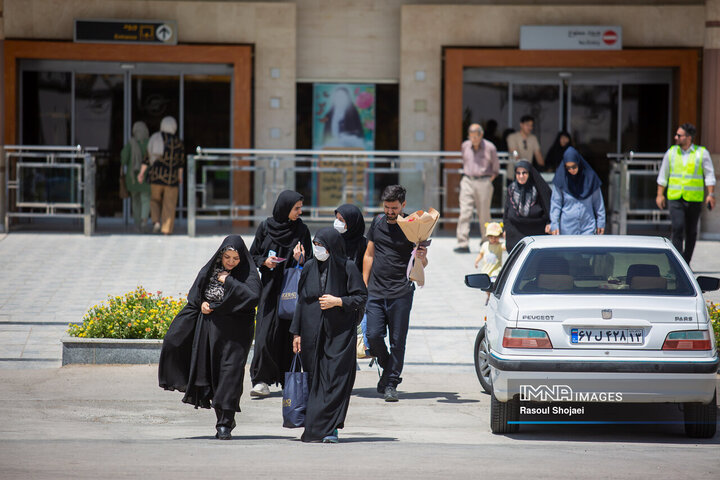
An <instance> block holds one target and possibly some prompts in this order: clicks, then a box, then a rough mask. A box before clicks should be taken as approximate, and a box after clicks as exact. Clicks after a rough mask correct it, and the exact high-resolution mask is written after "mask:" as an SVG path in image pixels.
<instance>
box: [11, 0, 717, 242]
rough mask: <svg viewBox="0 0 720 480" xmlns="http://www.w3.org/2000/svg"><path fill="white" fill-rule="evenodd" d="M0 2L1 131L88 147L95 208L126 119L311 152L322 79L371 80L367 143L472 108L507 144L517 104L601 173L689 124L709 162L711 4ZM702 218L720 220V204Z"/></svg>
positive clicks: (415, 145) (205, 141) (710, 223)
mask: <svg viewBox="0 0 720 480" xmlns="http://www.w3.org/2000/svg"><path fill="white" fill-rule="evenodd" d="M0 3H1V4H2V22H1V23H0V27H1V28H2V30H0V39H1V40H0V43H1V44H2V47H1V48H2V54H3V58H4V61H3V63H2V68H3V75H2V79H3V85H2V90H3V95H2V102H3V112H4V115H3V116H2V118H1V119H0V121H1V122H2V128H1V131H2V132H3V139H2V141H3V142H4V144H6V145H10V144H47V145H75V144H78V143H79V144H88V145H89V144H94V145H96V146H98V147H99V149H100V152H101V153H100V154H99V159H98V178H99V179H98V183H99V185H105V188H104V190H103V191H105V192H106V193H107V195H106V197H103V196H100V197H99V198H98V211H99V213H100V215H105V216H115V215H118V212H119V209H121V204H120V202H118V201H116V200H114V198H113V193H112V188H113V185H114V184H113V183H112V172H114V171H116V170H115V169H116V168H117V156H118V155H117V152H118V151H119V149H120V148H122V145H123V144H124V142H125V140H126V139H127V138H128V136H129V134H130V128H131V125H132V122H133V121H135V120H138V119H141V118H142V119H144V120H146V121H147V122H148V125H149V126H150V128H151V131H152V130H153V129H154V128H157V125H154V124H155V123H159V119H160V118H161V117H162V116H164V115H166V114H172V115H174V116H176V117H178V120H179V124H180V133H181V136H182V137H183V139H184V141H185V143H186V145H187V147H188V150H192V149H193V148H194V147H195V146H198V145H200V146H203V147H235V148H270V149H293V148H313V147H314V146H315V145H316V139H315V138H313V129H317V125H316V124H313V119H312V117H313V115H314V110H317V108H318V104H317V97H316V96H317V95H318V92H319V91H320V87H321V86H328V85H350V86H353V85H358V86H362V87H365V86H368V88H372V91H373V93H374V95H375V102H376V103H375V109H374V117H373V119H372V120H373V122H372V130H373V132H372V133H373V135H372V141H373V143H372V146H373V147H374V148H375V149H378V150H408V151H438V150H457V149H458V148H459V145H460V142H461V141H462V139H463V137H464V131H465V128H466V127H467V124H468V123H469V122H480V123H482V124H483V125H484V126H485V127H486V128H487V127H488V125H492V126H493V127H492V128H494V133H493V135H495V137H496V138H497V139H498V141H499V142H500V143H501V142H502V140H501V138H502V132H503V131H504V130H506V129H512V128H517V123H518V120H519V118H520V116H522V115H523V114H528V113H529V114H533V115H534V116H535V117H536V134H537V135H538V137H539V139H540V143H541V146H542V149H543V152H544V151H546V150H547V148H549V146H550V144H551V143H552V141H553V140H554V136H555V134H556V133H557V132H558V131H560V130H563V129H567V130H569V131H570V132H571V133H573V135H574V136H575V142H576V143H577V144H578V146H579V147H580V149H581V151H583V153H584V154H585V155H586V156H588V157H589V160H590V161H591V163H593V165H594V166H596V167H597V168H598V170H599V171H601V172H603V169H605V170H607V161H606V155H607V153H616V152H624V151H629V150H634V151H656V152H660V151H664V150H665V149H666V148H667V147H668V146H669V145H670V144H671V143H672V133H674V128H675V126H676V125H678V124H679V123H683V122H692V123H695V124H696V125H698V127H699V132H700V135H699V138H698V143H700V144H703V145H705V146H706V147H707V148H708V149H709V150H710V152H711V154H712V155H713V157H714V160H715V161H716V162H717V161H718V160H720V113H718V112H720V87H719V86H718V85H720V0H684V1H683V0H680V1H678V0H675V1H672V2H669V1H668V2H665V1H662V0H645V1H642V0H638V1H625V2H619V1H618V2H614V1H611V2H606V1H603V2H599V1H571V0H567V1H563V0H549V1H539V0H536V1H531V0H525V1H517V2H513V1H508V2H502V3H503V4H502V5H497V3H498V2H491V1H483V0H479V1H455V2H440V1H435V2H432V1H411V0H405V1H403V0H368V1H364V2H357V1H355V2H351V1H348V0H328V1H318V0H297V1H294V2H275V1H267V2H244V1H200V0H195V1H163V0H149V1H146V0H64V1H57V0H2V2H0ZM78 19H106V20H107V19H109V20H164V21H168V22H174V25H176V28H177V32H176V35H177V44H174V45H129V44H126V43H112V42H111V43H99V42H89V43H88V42H77V41H74V34H75V30H74V25H75V20H78ZM523 26H578V27H581V26H609V27H610V28H615V29H617V30H618V34H619V38H615V39H614V41H616V42H618V46H621V48H619V49H612V48H610V49H608V48H605V49H599V50H595V49H587V50H550V49H547V50H546V49H527V48H521V27H523ZM605 40H608V41H613V38H609V39H608V38H606V39H605ZM606 46H607V44H606ZM525 47H526V46H525ZM356 93H357V92H356ZM361 113H362V112H361ZM363 121H365V119H363ZM366 125H368V124H367V123H366ZM103 155H104V156H103ZM2 161H4V160H2ZM103 172H105V173H103ZM604 175H607V171H605V172H604ZM103 179H104V180H103ZM241 181H250V180H249V178H244V179H241ZM3 182H4V181H3ZM103 182H105V183H103ZM236 185H237V184H236ZM445 187H446V188H450V189H452V188H453V185H449V184H448V185H445ZM237 195H241V194H237ZM2 201H3V202H4V201H5V200H4V198H3V200H2ZM4 208H5V206H4V205H0V211H1V210H3V209H4ZM702 229H703V233H704V234H705V236H706V237H713V235H716V234H719V233H720V217H719V216H716V212H704V214H703V220H702Z"/></svg>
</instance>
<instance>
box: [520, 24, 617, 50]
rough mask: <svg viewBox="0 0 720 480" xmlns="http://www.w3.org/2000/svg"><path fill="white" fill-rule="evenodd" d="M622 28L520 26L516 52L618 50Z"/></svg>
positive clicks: (604, 26)
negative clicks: (518, 50)
mask: <svg viewBox="0 0 720 480" xmlns="http://www.w3.org/2000/svg"><path fill="white" fill-rule="evenodd" d="M621 49H622V27H620V26H612V25H523V26H521V27H520V50H621Z"/></svg>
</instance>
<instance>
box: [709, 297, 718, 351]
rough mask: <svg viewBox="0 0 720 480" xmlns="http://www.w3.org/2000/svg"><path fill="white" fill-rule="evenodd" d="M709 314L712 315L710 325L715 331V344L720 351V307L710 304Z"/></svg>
mask: <svg viewBox="0 0 720 480" xmlns="http://www.w3.org/2000/svg"><path fill="white" fill-rule="evenodd" d="M708 313H709V314H710V323H712V325H713V330H715V344H716V345H717V346H718V349H720V305H718V304H716V303H713V302H708Z"/></svg>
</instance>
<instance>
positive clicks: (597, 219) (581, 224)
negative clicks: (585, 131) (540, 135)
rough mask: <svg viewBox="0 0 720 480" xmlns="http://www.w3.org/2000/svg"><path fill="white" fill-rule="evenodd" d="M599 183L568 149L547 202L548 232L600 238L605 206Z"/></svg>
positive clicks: (603, 231)
mask: <svg viewBox="0 0 720 480" xmlns="http://www.w3.org/2000/svg"><path fill="white" fill-rule="evenodd" d="M600 185H602V182H601V181H600V178H599V177H598V176H597V173H595V171H594V170H593V169H592V167H590V164H588V162H587V161H585V159H584V158H583V157H582V155H580V153H578V151H577V150H575V148H574V147H568V149H567V150H565V153H564V155H563V160H562V167H561V168H558V169H557V170H556V171H555V178H554V179H553V186H554V187H555V188H554V190H553V193H552V198H551V200H550V230H551V231H552V234H553V235H559V234H561V235H592V234H598V235H602V234H603V233H605V206H604V204H603V198H602V192H601V191H600Z"/></svg>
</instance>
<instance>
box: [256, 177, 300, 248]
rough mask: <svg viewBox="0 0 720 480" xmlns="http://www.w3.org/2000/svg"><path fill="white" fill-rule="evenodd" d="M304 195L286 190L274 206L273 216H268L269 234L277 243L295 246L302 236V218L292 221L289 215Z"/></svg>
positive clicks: (283, 245)
mask: <svg viewBox="0 0 720 480" xmlns="http://www.w3.org/2000/svg"><path fill="white" fill-rule="evenodd" d="M303 198H304V197H303V196H302V195H300V194H299V193H298V192H294V191H292V190H285V191H284V192H282V193H281V194H280V195H278V198H277V200H275V206H274V207H273V216H272V217H268V219H267V220H266V221H265V222H266V224H267V227H268V235H269V236H270V238H272V240H273V242H275V243H276V244H278V245H280V246H282V247H287V248H293V247H294V246H295V245H294V243H296V242H297V241H298V239H299V236H300V226H301V225H302V224H303V221H302V220H301V219H299V218H298V219H297V220H295V221H290V218H288V215H290V211H291V210H292V208H293V207H294V206H295V204H296V203H297V202H299V201H300V200H302V199H303Z"/></svg>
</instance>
